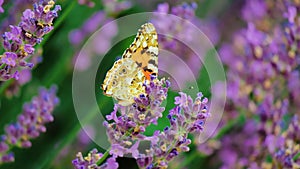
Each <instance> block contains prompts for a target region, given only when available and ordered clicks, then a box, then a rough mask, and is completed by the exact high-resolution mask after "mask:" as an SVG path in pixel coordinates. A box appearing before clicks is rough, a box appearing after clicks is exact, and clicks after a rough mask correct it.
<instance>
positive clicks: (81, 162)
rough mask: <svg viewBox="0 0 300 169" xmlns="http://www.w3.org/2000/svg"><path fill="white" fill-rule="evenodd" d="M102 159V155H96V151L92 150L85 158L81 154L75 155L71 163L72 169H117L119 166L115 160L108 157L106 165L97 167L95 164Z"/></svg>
mask: <svg viewBox="0 0 300 169" xmlns="http://www.w3.org/2000/svg"><path fill="white" fill-rule="evenodd" d="M102 157H103V154H102V153H98V150H97V149H93V150H92V151H90V152H89V153H88V155H87V156H86V157H83V156H82V153H81V152H79V153H77V158H76V159H75V160H73V161H72V164H73V166H74V168H76V169H83V168H94V169H117V168H118V167H119V164H118V163H117V162H116V158H114V157H110V158H108V159H107V160H106V163H104V164H102V165H101V166H98V165H97V162H98V161H99V160H100V159H101V158H102Z"/></svg>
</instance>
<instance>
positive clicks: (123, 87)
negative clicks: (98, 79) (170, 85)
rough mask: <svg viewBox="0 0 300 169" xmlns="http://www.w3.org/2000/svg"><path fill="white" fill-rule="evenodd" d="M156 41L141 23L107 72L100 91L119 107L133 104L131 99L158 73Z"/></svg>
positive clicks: (152, 31)
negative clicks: (129, 43)
mask: <svg viewBox="0 0 300 169" xmlns="http://www.w3.org/2000/svg"><path fill="white" fill-rule="evenodd" d="M157 64H158V42H157V33H156V30H155V27H154V26H153V25H152V24H151V23H145V24H143V25H142V26H141V28H140V29H139V30H138V33H137V35H136V37H135V39H134V41H133V43H132V44H131V45H130V47H129V48H127V49H126V50H125V52H124V53H123V55H122V58H121V59H119V60H117V61H116V62H115V63H114V65H113V67H112V68H111V69H110V70H109V71H108V72H107V74H106V77H105V79H104V82H103V84H102V89H103V91H104V94H105V95H107V96H111V97H113V98H115V99H116V100H117V101H118V102H119V104H120V105H123V106H127V105H130V104H132V103H133V102H134V97H138V96H139V95H140V94H143V93H145V88H144V86H143V83H144V82H145V81H149V80H150V78H151V76H157V73H158V67H157Z"/></svg>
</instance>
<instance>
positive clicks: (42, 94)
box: [0, 86, 59, 164]
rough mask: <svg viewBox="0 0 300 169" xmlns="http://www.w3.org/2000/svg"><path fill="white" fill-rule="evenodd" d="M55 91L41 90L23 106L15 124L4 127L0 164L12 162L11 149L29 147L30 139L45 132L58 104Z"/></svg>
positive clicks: (52, 89)
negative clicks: (46, 125)
mask: <svg viewBox="0 0 300 169" xmlns="http://www.w3.org/2000/svg"><path fill="white" fill-rule="evenodd" d="M56 91H57V89H56V87H54V86H53V87H51V88H50V89H49V90H46V89H45V88H41V89H40V91H39V95H38V96H37V97H34V98H33V99H32V101H31V102H30V103H26V104H24V107H23V112H22V114H20V115H19V116H18V118H17V122H15V123H12V124H9V125H7V126H6V128H5V134H4V135H2V136H1V139H0V164H1V163H5V162H13V161H14V157H13V155H12V153H11V152H10V149H11V148H12V147H15V146H16V147H20V148H28V147H31V142H30V139H33V138H36V137H38V136H39V135H40V133H41V132H46V127H45V124H46V123H49V122H52V121H53V115H52V112H53V110H54V108H55V107H56V106H57V104H58V103H59V100H58V98H57V97H56Z"/></svg>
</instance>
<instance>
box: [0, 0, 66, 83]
mask: <svg viewBox="0 0 300 169" xmlns="http://www.w3.org/2000/svg"><path fill="white" fill-rule="evenodd" d="M0 3H1V2H0ZM54 5H55V2H54V1H53V0H47V1H45V0H42V1H39V2H38V3H35V4H34V5H33V6H34V9H33V10H32V9H26V10H25V11H24V12H23V16H22V17H21V21H20V23H19V24H18V25H17V26H13V25H10V31H9V32H4V33H3V35H2V38H3V47H4V49H5V52H4V54H3V56H2V57H1V58H0V63H2V64H3V65H2V67H1V70H2V71H1V74H0V80H1V81H6V80H9V79H12V78H14V79H17V78H18V76H16V74H15V72H16V71H17V70H20V69H21V68H27V69H28V68H30V69H31V68H32V67H30V66H24V65H26V64H24V63H26V60H28V59H29V58H30V57H31V56H32V55H33V54H34V51H35V50H34V46H35V45H36V44H38V43H40V42H41V40H42V39H43V37H44V36H45V35H46V34H48V33H49V32H50V31H52V30H53V26H51V25H53V23H52V22H53V20H54V18H56V17H57V16H58V15H57V12H58V11H59V10H61V8H60V6H59V5H56V6H55V7H54ZM53 7H54V9H53V10H51V9H52V8H53Z"/></svg>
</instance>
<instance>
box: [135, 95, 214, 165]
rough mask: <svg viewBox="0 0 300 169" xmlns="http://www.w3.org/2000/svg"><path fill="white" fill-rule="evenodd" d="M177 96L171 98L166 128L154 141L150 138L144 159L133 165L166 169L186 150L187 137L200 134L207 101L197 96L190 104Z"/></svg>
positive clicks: (189, 98) (186, 97)
mask: <svg viewBox="0 0 300 169" xmlns="http://www.w3.org/2000/svg"><path fill="white" fill-rule="evenodd" d="M179 94H180V96H178V97H175V105H176V107H175V108H173V109H172V110H170V113H169V115H168V119H169V121H170V126H167V127H166V128H165V129H164V130H163V131H162V132H160V131H156V132H155V133H154V135H153V136H152V137H154V138H155V139H153V138H152V142H151V146H150V148H149V149H148V150H146V152H147V156H145V155H143V154H140V155H139V156H140V157H139V158H138V159H137V162H138V165H139V166H140V167H141V168H167V167H168V163H169V162H170V161H171V160H172V159H174V157H176V156H178V155H179V154H180V153H182V152H187V151H189V150H190V148H189V147H188V145H189V144H191V140H190V139H188V134H189V133H196V134H199V133H201V131H202V130H203V127H204V124H205V120H206V119H207V118H208V116H209V113H208V107H207V101H208V100H207V98H204V99H202V94H201V93H198V97H197V98H196V99H195V101H194V102H193V100H192V98H191V97H190V96H187V95H186V94H185V93H182V92H180V93H179Z"/></svg>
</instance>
